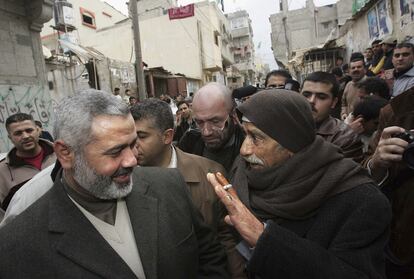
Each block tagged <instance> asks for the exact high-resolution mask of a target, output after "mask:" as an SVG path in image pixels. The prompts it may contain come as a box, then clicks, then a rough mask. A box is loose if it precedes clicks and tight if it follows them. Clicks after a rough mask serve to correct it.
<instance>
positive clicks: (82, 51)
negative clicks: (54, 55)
mask: <svg viewBox="0 0 414 279" xmlns="http://www.w3.org/2000/svg"><path fill="white" fill-rule="evenodd" d="M59 43H60V45H61V46H62V48H67V49H69V50H70V51H72V52H74V53H76V55H78V56H79V57H80V58H81V59H84V60H85V62H86V61H88V60H90V59H96V60H103V59H104V58H105V56H104V55H103V54H102V53H100V52H99V51H97V50H95V49H93V48H87V47H83V46H81V45H78V44H74V43H71V42H68V41H65V40H59Z"/></svg>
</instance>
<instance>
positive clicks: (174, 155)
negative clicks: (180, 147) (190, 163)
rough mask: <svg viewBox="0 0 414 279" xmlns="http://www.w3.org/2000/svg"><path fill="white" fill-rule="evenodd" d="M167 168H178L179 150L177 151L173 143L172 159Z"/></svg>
mask: <svg viewBox="0 0 414 279" xmlns="http://www.w3.org/2000/svg"><path fill="white" fill-rule="evenodd" d="M167 168H169V169H176V168H177V152H176V151H175V148H174V146H172V145H171V160H170V164H169V165H168V167H167Z"/></svg>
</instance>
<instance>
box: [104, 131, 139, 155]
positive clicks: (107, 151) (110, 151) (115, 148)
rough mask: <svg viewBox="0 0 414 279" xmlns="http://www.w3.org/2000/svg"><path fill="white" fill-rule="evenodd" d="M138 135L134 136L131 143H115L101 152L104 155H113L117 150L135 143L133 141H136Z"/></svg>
mask: <svg viewBox="0 0 414 279" xmlns="http://www.w3.org/2000/svg"><path fill="white" fill-rule="evenodd" d="M137 138H138V136H136V137H134V140H133V141H132V142H131V143H123V144H118V145H115V146H114V147H111V148H110V149H108V150H106V151H105V152H104V153H103V154H104V155H113V154H116V153H118V152H120V151H121V150H123V149H125V148H127V147H129V146H131V145H135V142H136V141H137Z"/></svg>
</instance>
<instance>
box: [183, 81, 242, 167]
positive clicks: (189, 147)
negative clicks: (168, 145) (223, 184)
mask: <svg viewBox="0 0 414 279" xmlns="http://www.w3.org/2000/svg"><path fill="white" fill-rule="evenodd" d="M193 114H194V120H195V122H196V125H197V130H189V131H187V132H186V133H185V134H184V136H183V137H182V138H181V140H180V142H179V143H178V147H179V148H180V149H181V150H183V151H184V152H187V153H192V154H196V155H200V156H203V157H206V158H208V159H210V160H213V161H216V162H218V163H220V164H221V165H222V166H224V168H225V169H226V170H227V171H229V170H230V168H231V166H232V164H233V161H234V159H235V158H236V157H237V156H238V155H239V152H240V147H241V145H242V143H243V140H244V135H243V132H242V130H241V128H240V126H239V124H238V120H237V116H236V113H235V102H234V101H233V99H232V97H231V93H230V91H229V90H228V88H227V87H226V86H224V85H222V84H219V83H216V82H211V83H208V84H207V85H205V86H204V87H202V88H200V89H199V90H198V91H197V92H196V94H195V95H194V99H193Z"/></svg>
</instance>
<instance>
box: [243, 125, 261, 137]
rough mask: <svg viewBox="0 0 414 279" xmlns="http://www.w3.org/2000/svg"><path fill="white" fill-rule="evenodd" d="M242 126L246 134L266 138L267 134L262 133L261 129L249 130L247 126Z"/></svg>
mask: <svg viewBox="0 0 414 279" xmlns="http://www.w3.org/2000/svg"><path fill="white" fill-rule="evenodd" d="M242 126H243V130H244V132H245V133H246V134H253V135H255V136H259V137H261V138H266V134H265V133H263V132H262V131H260V130H259V129H257V128H250V129H247V127H246V126H245V125H242Z"/></svg>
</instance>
